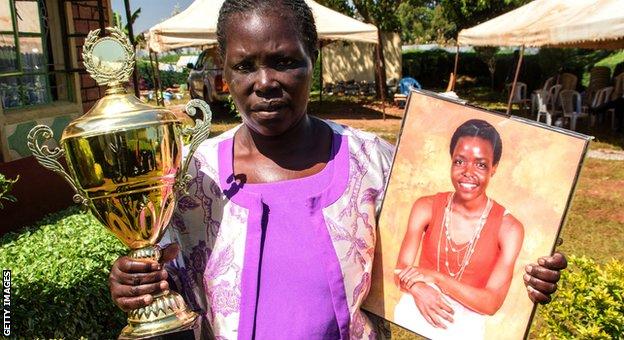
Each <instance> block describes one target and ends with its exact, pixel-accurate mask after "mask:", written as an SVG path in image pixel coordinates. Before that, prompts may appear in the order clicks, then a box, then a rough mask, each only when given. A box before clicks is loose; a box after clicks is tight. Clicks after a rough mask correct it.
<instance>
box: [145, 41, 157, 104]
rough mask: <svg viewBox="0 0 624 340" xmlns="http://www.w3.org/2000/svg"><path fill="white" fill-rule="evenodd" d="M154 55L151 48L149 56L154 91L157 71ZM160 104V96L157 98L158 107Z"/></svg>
mask: <svg viewBox="0 0 624 340" xmlns="http://www.w3.org/2000/svg"><path fill="white" fill-rule="evenodd" d="M152 53H154V52H152V49H151V48H150V49H149V50H148V53H147V55H149V62H150V71H152V74H151V76H152V86H153V87H154V90H156V71H154V58H152ZM158 104H159V101H158V96H156V105H158Z"/></svg>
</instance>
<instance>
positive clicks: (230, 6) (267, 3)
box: [217, 0, 318, 57]
mask: <svg viewBox="0 0 624 340" xmlns="http://www.w3.org/2000/svg"><path fill="white" fill-rule="evenodd" d="M253 11H260V12H267V11H274V12H275V13H278V14H280V15H283V16H285V17H288V18H289V19H290V20H292V23H293V25H294V26H295V27H296V28H297V32H296V34H297V35H298V36H299V39H301V41H302V42H303V44H304V46H305V48H306V50H307V52H308V53H309V55H310V57H313V56H316V53H317V51H318V35H317V34H316V24H315V23H314V16H313V15H312V10H311V9H310V7H309V6H308V5H307V4H306V3H305V1H304V0H225V1H224V2H223V6H221V10H220V11H219V20H218V22H217V42H218V43H219V51H220V53H221V55H222V56H223V55H224V54H225V43H226V37H225V28H226V24H227V22H228V20H229V19H230V17H231V16H232V15H233V14H237V13H246V12H253Z"/></svg>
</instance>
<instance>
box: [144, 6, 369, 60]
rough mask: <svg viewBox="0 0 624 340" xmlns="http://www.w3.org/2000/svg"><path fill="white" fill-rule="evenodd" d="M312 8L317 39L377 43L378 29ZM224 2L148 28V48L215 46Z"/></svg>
mask: <svg viewBox="0 0 624 340" xmlns="http://www.w3.org/2000/svg"><path fill="white" fill-rule="evenodd" d="M306 2H307V4H308V6H310V8H311V9H312V13H313V14H314V19H315V21H316V28H317V32H318V35H319V39H323V40H351V41H364V42H369V43H377V27H375V26H374V25H370V24H365V23H363V22H361V21H358V20H355V19H353V18H350V17H348V16H346V15H343V14H341V13H338V12H336V11H334V10H331V9H329V8H327V7H324V6H321V5H319V4H318V3H316V2H314V1H312V0H306ZM222 4H223V0H196V1H195V2H193V3H192V4H191V5H190V6H189V7H188V8H187V9H185V10H184V11H182V12H181V13H179V14H177V15H175V16H173V17H171V18H169V19H167V20H165V21H163V22H162V23H160V24H157V25H155V26H154V27H152V28H150V30H149V32H148V38H147V41H148V47H149V48H150V49H151V50H152V51H155V52H165V51H169V50H173V49H176V48H182V47H192V46H206V45H213V44H216V43H217V34H216V31H217V19H218V17H219V9H220V8H221V5H222Z"/></svg>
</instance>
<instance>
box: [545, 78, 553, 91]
mask: <svg viewBox="0 0 624 340" xmlns="http://www.w3.org/2000/svg"><path fill="white" fill-rule="evenodd" d="M553 85H555V77H550V78H548V79H546V81H545V82H544V86H542V90H544V91H548V90H550V88H551V87H552V86H553Z"/></svg>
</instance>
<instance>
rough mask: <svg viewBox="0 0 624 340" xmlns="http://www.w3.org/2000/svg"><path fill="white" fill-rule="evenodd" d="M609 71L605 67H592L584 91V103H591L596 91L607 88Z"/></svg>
mask: <svg viewBox="0 0 624 340" xmlns="http://www.w3.org/2000/svg"><path fill="white" fill-rule="evenodd" d="M610 80H611V69H610V68H608V67H606V66H594V67H592V69H591V71H589V85H588V86H587V89H586V90H585V98H584V99H585V102H587V103H591V102H593V101H594V98H595V96H596V94H597V93H598V91H599V90H600V89H602V88H605V87H607V86H609V83H610Z"/></svg>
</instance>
